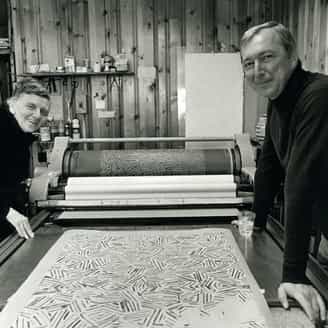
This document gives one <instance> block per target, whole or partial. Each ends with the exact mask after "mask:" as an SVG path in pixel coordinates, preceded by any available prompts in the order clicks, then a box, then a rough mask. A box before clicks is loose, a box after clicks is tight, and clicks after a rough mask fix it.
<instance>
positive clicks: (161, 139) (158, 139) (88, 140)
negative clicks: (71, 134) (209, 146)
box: [69, 137, 234, 144]
mask: <svg viewBox="0 0 328 328" xmlns="http://www.w3.org/2000/svg"><path fill="white" fill-rule="evenodd" d="M233 140H234V139H233V138H232V137H221V138H216V137H207V138H205V137H192V138H186V137H147V138H139V137H138V138H80V139H69V143H72V144H73V143H106V142H108V143H114V142H172V141H177V142H181V141H188V142H194V141H195V142H196V141H198V142H199V141H225V142H226V141H233Z"/></svg>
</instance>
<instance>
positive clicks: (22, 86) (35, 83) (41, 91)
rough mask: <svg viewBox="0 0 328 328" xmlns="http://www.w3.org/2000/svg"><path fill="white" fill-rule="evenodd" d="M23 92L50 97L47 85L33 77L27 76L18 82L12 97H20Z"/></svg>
mask: <svg viewBox="0 0 328 328" xmlns="http://www.w3.org/2000/svg"><path fill="white" fill-rule="evenodd" d="M21 94H29V95H36V96H39V97H42V98H46V99H48V100H49V99H50V95H49V91H48V89H47V88H46V87H45V85H44V84H43V83H42V82H41V81H39V80H36V79H33V78H31V77H25V78H23V79H21V80H20V81H18V82H17V83H16V86H15V89H14V92H13V96H12V98H18V97H19V96H20V95H21Z"/></svg>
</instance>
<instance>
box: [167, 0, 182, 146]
mask: <svg viewBox="0 0 328 328" xmlns="http://www.w3.org/2000/svg"><path fill="white" fill-rule="evenodd" d="M168 10H169V40H168V42H169V52H170V53H169V58H170V83H169V88H170V90H169V99H168V103H169V112H168V115H169V118H168V121H169V131H168V135H169V136H172V137H177V136H179V116H178V49H179V48H181V46H182V31H183V28H182V24H183V22H184V17H185V13H184V1H176V0H169V4H168ZM169 146H172V147H176V146H178V145H177V143H174V144H172V145H169Z"/></svg>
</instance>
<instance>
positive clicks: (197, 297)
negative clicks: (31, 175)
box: [11, 229, 267, 328]
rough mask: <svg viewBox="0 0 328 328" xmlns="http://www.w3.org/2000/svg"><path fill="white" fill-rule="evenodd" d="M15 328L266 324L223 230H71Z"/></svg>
mask: <svg viewBox="0 0 328 328" xmlns="http://www.w3.org/2000/svg"><path fill="white" fill-rule="evenodd" d="M55 246H57V247H60V249H61V253H60V254H59V255H58V256H57V258H56V259H54V264H53V265H52V267H51V269H50V270H48V271H47V272H46V274H45V275H44V277H43V278H42V280H41V283H40V285H39V287H38V289H37V290H35V291H34V293H33V294H32V297H31V299H30V300H29V302H28V304H27V305H26V306H25V308H24V310H23V311H22V312H20V313H19V314H18V316H17V319H16V321H15V322H14V323H13V324H12V326H11V328H36V327H38V328H41V327H48V328H96V327H99V328H111V327H115V328H120V327H122V328H123V327H124V328H138V327H140V328H165V327H168V328H173V327H176V328H183V327H184V328H186V327H187V328H192V327H195V328H199V327H204V328H205V327H236V328H266V327H267V326H266V324H265V320H264V318H263V316H262V315H261V313H260V312H259V310H258V307H257V303H256V302H255V300H254V297H253V292H252V290H251V288H250V285H249V282H248V277H247V276H246V275H245V273H244V270H243V266H242V265H241V262H240V258H239V256H240V253H239V252H236V248H235V247H236V244H235V242H234V240H233V239H232V237H231V233H230V232H229V231H227V230H224V229H215V230H214V229H202V230H189V231H185V230H181V231H161V232H158V231H135V232H105V231H92V230H75V231H74V230H72V231H68V232H66V233H65V234H64V236H63V237H62V238H61V240H60V241H59V242H57V244H56V245H55Z"/></svg>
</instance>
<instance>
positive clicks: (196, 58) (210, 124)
mask: <svg viewBox="0 0 328 328" xmlns="http://www.w3.org/2000/svg"><path fill="white" fill-rule="evenodd" d="M185 68H186V71H185V74H186V75H185V77H186V136H187V137H232V136H233V135H234V134H239V133H242V131H243V72H242V66H241V61H240V54H239V53H210V54H207V53H197V54H193V53H189V54H186V57H185Z"/></svg>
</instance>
